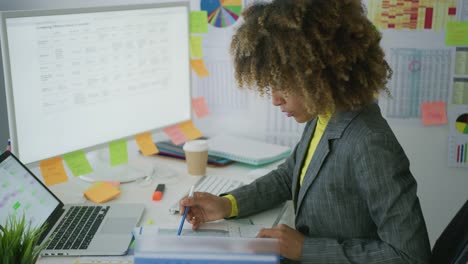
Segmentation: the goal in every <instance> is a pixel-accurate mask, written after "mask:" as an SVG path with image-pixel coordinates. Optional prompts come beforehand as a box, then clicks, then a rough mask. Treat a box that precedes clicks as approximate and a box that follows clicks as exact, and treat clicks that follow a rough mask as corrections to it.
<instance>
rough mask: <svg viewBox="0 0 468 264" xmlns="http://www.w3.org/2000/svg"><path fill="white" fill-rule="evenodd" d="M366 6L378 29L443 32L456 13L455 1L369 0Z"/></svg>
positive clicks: (453, 19)
mask: <svg viewBox="0 0 468 264" xmlns="http://www.w3.org/2000/svg"><path fill="white" fill-rule="evenodd" d="M367 5H368V14H369V15H368V16H369V19H370V20H371V21H372V22H373V23H374V24H375V25H376V26H377V27H378V28H380V29H397V30H398V29H413V30H422V29H424V30H444V29H445V25H446V23H447V22H448V21H455V19H456V13H457V0H445V1H440V0H383V1H374V0H370V1H368V4H367Z"/></svg>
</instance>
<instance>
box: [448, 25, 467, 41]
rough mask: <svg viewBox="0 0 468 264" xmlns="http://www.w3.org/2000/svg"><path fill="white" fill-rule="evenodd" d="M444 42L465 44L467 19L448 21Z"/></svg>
mask: <svg viewBox="0 0 468 264" xmlns="http://www.w3.org/2000/svg"><path fill="white" fill-rule="evenodd" d="M445 44H446V45H447V46H467V45H468V21H448V22H447V28H446V30H445Z"/></svg>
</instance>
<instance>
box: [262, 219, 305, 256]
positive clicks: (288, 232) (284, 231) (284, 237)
mask: <svg viewBox="0 0 468 264" xmlns="http://www.w3.org/2000/svg"><path fill="white" fill-rule="evenodd" d="M257 237H263V238H276V239H278V242H279V249H280V255H281V256H283V257H286V258H288V259H292V260H300V258H301V255H302V246H303V245H304V239H305V237H304V235H303V234H302V233H300V232H299V231H297V230H295V229H292V228H291V227H289V226H287V225H284V224H280V225H277V226H275V227H273V228H263V229H262V230H260V232H258V235H257Z"/></svg>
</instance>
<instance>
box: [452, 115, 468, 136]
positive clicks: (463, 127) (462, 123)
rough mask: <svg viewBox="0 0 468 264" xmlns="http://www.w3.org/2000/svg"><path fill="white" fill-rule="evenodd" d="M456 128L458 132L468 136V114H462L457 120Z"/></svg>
mask: <svg viewBox="0 0 468 264" xmlns="http://www.w3.org/2000/svg"><path fill="white" fill-rule="evenodd" d="M455 127H456V128H457V130H458V132H460V133H462V134H468V114H462V115H460V116H459V117H458V118H457V121H456V122H455Z"/></svg>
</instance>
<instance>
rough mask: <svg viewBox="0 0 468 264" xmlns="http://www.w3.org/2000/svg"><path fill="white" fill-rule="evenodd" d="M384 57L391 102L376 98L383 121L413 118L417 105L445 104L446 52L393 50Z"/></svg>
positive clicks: (448, 56)
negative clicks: (388, 118)
mask: <svg viewBox="0 0 468 264" xmlns="http://www.w3.org/2000/svg"><path fill="white" fill-rule="evenodd" d="M388 55H389V64H390V67H391V68H392V69H393V76H392V79H391V80H390V82H389V89H390V92H391V94H392V97H393V98H389V97H386V96H381V98H379V105H380V107H381V109H382V112H383V113H384V114H385V115H386V116H387V117H394V118H417V117H420V116H421V103H424V102H431V101H447V99H448V96H449V86H450V82H451V79H450V78H451V74H452V73H451V65H452V54H451V50H450V49H416V48H393V49H391V50H390V53H389V54H388Z"/></svg>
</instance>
